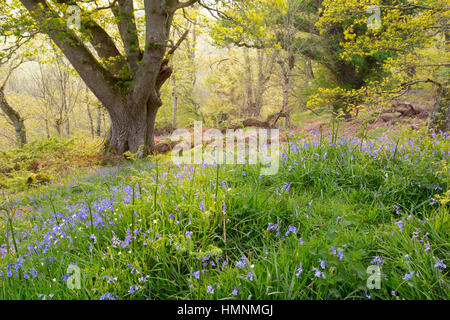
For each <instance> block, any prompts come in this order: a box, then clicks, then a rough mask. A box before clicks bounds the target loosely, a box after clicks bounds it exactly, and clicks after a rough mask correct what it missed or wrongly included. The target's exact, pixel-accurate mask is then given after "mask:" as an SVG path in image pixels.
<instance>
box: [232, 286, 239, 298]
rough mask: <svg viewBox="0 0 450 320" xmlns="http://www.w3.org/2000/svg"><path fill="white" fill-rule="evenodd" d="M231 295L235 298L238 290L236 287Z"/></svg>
mask: <svg viewBox="0 0 450 320" xmlns="http://www.w3.org/2000/svg"><path fill="white" fill-rule="evenodd" d="M231 294H232V295H233V296H237V294H238V290H237V289H236V287H235V288H234V289H233V291H232V292H231Z"/></svg>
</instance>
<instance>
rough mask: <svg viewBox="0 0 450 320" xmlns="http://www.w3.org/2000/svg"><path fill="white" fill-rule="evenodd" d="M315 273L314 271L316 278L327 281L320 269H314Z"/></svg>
mask: <svg viewBox="0 0 450 320" xmlns="http://www.w3.org/2000/svg"><path fill="white" fill-rule="evenodd" d="M313 271H314V276H315V277H316V278H323V279H325V275H324V274H323V272H322V271H320V270H319V269H318V268H314V267H313Z"/></svg>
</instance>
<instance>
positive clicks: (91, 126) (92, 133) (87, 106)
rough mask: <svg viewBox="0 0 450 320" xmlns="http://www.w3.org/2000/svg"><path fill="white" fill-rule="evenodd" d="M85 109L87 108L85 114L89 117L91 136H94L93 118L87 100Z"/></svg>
mask: <svg viewBox="0 0 450 320" xmlns="http://www.w3.org/2000/svg"><path fill="white" fill-rule="evenodd" d="M86 109H87V114H88V118H89V127H90V129H91V136H92V138H93V137H94V136H95V132H94V120H93V119H92V113H91V106H90V105H89V102H88V103H86Z"/></svg>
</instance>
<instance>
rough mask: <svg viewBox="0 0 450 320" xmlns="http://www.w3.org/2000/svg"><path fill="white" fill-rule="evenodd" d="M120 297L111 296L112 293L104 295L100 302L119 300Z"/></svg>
mask: <svg viewBox="0 0 450 320" xmlns="http://www.w3.org/2000/svg"><path fill="white" fill-rule="evenodd" d="M118 298H119V297H118V296H116V295H115V296H113V295H111V293H108V292H107V293H105V294H104V295H102V296H101V297H100V300H117V299H118Z"/></svg>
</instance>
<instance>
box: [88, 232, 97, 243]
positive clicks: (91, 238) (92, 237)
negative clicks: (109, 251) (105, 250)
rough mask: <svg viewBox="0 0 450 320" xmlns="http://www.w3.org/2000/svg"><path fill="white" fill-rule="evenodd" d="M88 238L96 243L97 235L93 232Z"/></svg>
mask: <svg viewBox="0 0 450 320" xmlns="http://www.w3.org/2000/svg"><path fill="white" fill-rule="evenodd" d="M89 239H90V240H92V241H94V244H96V243H97V237H96V236H95V234H91V236H90V237H89Z"/></svg>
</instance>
